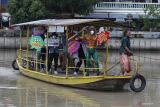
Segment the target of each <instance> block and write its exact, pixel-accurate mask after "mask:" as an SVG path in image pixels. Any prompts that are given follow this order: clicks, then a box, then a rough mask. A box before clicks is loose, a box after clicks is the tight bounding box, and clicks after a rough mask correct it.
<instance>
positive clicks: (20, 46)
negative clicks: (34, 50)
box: [19, 29, 22, 64]
mask: <svg viewBox="0 0 160 107" xmlns="http://www.w3.org/2000/svg"><path fill="white" fill-rule="evenodd" d="M19 44H20V45H19V50H20V61H21V62H20V63H21V64H22V30H21V29H20V40H19Z"/></svg>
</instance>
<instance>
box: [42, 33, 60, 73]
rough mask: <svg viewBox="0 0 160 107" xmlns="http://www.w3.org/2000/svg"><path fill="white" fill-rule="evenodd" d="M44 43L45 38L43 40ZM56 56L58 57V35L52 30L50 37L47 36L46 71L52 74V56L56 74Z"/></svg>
mask: <svg viewBox="0 0 160 107" xmlns="http://www.w3.org/2000/svg"><path fill="white" fill-rule="evenodd" d="M45 44H46V40H45ZM58 57H59V37H58V35H57V33H56V32H53V33H52V35H51V37H49V38H48V71H49V73H51V74H52V71H51V66H52V61H53V58H54V74H56V75H57V74H58V72H57V66H58Z"/></svg>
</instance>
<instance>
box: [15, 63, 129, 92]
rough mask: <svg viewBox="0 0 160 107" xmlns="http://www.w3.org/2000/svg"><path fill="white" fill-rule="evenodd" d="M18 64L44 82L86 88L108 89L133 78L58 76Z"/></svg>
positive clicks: (22, 71) (20, 67) (29, 75)
mask: <svg viewBox="0 0 160 107" xmlns="http://www.w3.org/2000/svg"><path fill="white" fill-rule="evenodd" d="M16 61H17V64H18V67H19V71H20V72H21V73H22V74H23V75H25V76H28V77H31V78H34V79H38V80H41V81H44V82H48V83H53V84H58V85H64V86H70V87H77V88H84V89H93V90H108V89H111V88H114V87H115V86H119V85H121V86H123V85H124V84H125V83H128V82H129V80H130V79H131V76H104V75H101V76H74V77H73V76H72V77H65V76H58V75H49V74H47V73H41V72H36V71H33V70H28V69H26V68H23V67H22V66H21V65H20V62H19V61H18V60H16Z"/></svg>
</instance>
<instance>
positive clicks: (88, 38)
mask: <svg viewBox="0 0 160 107" xmlns="http://www.w3.org/2000/svg"><path fill="white" fill-rule="evenodd" d="M79 39H81V40H84V41H85V42H86V47H87V50H86V68H87V69H86V76H89V74H90V72H89V69H88V68H89V67H90V59H91V57H92V58H93V60H94V63H95V67H96V71H97V75H99V74H100V72H99V63H98V56H97V52H96V46H97V35H96V28H95V27H94V26H90V27H89V28H88V34H86V35H83V36H81V37H79Z"/></svg>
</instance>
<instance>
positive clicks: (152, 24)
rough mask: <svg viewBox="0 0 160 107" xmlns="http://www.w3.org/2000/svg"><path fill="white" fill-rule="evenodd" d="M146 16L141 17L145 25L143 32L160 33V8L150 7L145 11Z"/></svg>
mask: <svg viewBox="0 0 160 107" xmlns="http://www.w3.org/2000/svg"><path fill="white" fill-rule="evenodd" d="M144 13H145V16H141V17H140V18H139V20H141V21H142V22H143V24H144V26H143V28H142V30H144V31H159V30H160V28H159V24H160V8H158V7H155V6H149V7H147V8H145V9H144Z"/></svg>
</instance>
